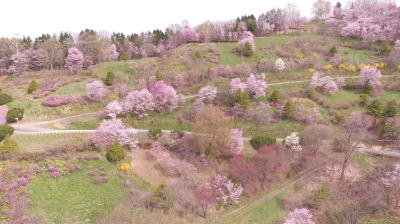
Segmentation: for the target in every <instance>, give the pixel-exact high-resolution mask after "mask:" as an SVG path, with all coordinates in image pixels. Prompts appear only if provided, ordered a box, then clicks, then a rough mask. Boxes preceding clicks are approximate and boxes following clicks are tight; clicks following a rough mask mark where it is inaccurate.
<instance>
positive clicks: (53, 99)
mask: <svg viewBox="0 0 400 224" xmlns="http://www.w3.org/2000/svg"><path fill="white" fill-rule="evenodd" d="M75 101H76V99H75V98H74V97H65V96H59V95H54V94H52V95H50V96H48V97H46V98H45V99H43V100H42V105H43V106H48V107H57V106H61V105H65V104H69V103H72V102H75Z"/></svg>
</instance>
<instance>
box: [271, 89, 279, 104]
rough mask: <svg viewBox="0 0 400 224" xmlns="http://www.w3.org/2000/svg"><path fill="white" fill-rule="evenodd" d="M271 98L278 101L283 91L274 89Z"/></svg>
mask: <svg viewBox="0 0 400 224" xmlns="http://www.w3.org/2000/svg"><path fill="white" fill-rule="evenodd" d="M269 99H270V101H271V102H274V103H278V102H279V101H281V99H282V96H281V93H280V92H279V91H278V90H274V91H273V92H272V94H271V96H270V98H269Z"/></svg>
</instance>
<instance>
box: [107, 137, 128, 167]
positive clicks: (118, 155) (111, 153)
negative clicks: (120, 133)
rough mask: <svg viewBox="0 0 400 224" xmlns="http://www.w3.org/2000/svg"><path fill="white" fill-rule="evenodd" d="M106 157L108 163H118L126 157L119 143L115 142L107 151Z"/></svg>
mask: <svg viewBox="0 0 400 224" xmlns="http://www.w3.org/2000/svg"><path fill="white" fill-rule="evenodd" d="M106 157H107V160H108V161H110V162H118V161H121V160H123V159H124V158H125V157H126V153H125V150H124V148H122V146H121V145H120V144H119V142H118V141H115V142H114V144H113V145H112V146H111V148H110V149H109V150H108V152H107V154H106Z"/></svg>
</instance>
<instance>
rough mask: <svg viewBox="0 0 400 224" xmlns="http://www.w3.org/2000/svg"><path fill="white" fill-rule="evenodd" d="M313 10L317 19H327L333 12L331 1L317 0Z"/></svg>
mask: <svg viewBox="0 0 400 224" xmlns="http://www.w3.org/2000/svg"><path fill="white" fill-rule="evenodd" d="M312 10H313V13H314V15H315V17H316V18H317V19H325V18H326V17H327V16H328V15H329V13H330V12H331V3H330V2H329V1H327V0H317V1H316V2H314V4H313V8H312Z"/></svg>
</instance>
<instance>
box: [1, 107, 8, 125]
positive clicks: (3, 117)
mask: <svg viewBox="0 0 400 224" xmlns="http://www.w3.org/2000/svg"><path fill="white" fill-rule="evenodd" d="M7 113H8V106H7V105H1V106H0V124H6V123H7Z"/></svg>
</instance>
